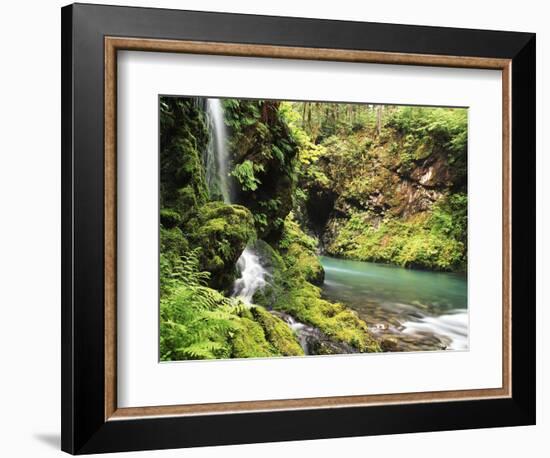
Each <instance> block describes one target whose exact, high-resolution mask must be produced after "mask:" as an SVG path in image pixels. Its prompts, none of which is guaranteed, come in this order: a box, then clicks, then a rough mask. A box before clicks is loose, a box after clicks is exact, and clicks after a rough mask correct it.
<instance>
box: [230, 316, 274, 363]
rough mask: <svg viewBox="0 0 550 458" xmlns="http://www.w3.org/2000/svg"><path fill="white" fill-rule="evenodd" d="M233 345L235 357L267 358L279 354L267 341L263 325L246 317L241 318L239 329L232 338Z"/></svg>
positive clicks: (233, 355)
mask: <svg viewBox="0 0 550 458" xmlns="http://www.w3.org/2000/svg"><path fill="white" fill-rule="evenodd" d="M231 346H232V354H231V356H232V357H233V358H265V357H269V356H278V355H279V354H278V352H277V351H276V350H275V349H274V348H273V346H272V345H271V344H270V343H269V342H268V341H267V339H266V337H265V333H264V330H263V328H262V327H261V325H260V324H258V323H256V322H255V321H254V320H252V319H250V318H246V317H242V318H241V319H240V320H239V329H238V330H237V331H236V332H235V334H234V336H233V339H232V340H231Z"/></svg>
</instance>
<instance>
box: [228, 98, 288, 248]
mask: <svg viewBox="0 0 550 458" xmlns="http://www.w3.org/2000/svg"><path fill="white" fill-rule="evenodd" d="M224 107H225V119H226V123H227V125H228V126H229V127H230V142H229V143H230V150H231V157H232V162H233V168H232V172H231V177H232V179H233V180H234V181H235V183H236V185H237V186H236V188H238V190H239V191H240V192H239V193H238V195H237V196H236V198H237V201H238V202H239V203H241V204H242V205H244V206H246V207H247V208H248V209H250V211H251V212H252V213H253V215H254V220H255V223H256V231H257V233H258V237H260V238H263V239H266V240H269V241H273V242H275V241H276V240H277V239H278V238H279V237H280V233H281V230H282V221H283V220H284V218H285V216H286V215H287V214H288V213H289V212H290V210H291V209H292V205H293V196H292V194H293V190H294V188H295V172H296V167H295V163H296V155H297V152H298V147H297V144H296V140H295V138H294V137H293V135H292V132H291V129H290V127H289V125H288V123H287V121H286V118H285V115H284V110H285V109H284V103H281V102H277V101H270V100H260V101H256V100H234V99H229V100H225V101H224Z"/></svg>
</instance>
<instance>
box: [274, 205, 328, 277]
mask: <svg viewBox="0 0 550 458" xmlns="http://www.w3.org/2000/svg"><path fill="white" fill-rule="evenodd" d="M279 249H280V250H281V252H282V253H284V257H285V261H286V262H287V264H291V265H292V266H293V268H294V269H295V270H296V271H298V272H300V275H301V276H303V277H304V279H305V280H306V281H309V282H311V283H313V284H315V285H321V284H323V281H324V278H325V271H324V269H323V266H322V265H321V262H320V261H319V257H318V256H317V254H316V250H317V240H315V239H314V238H313V237H310V236H308V235H306V234H305V233H304V232H303V231H302V229H300V226H299V225H298V223H297V222H296V221H295V220H294V216H293V214H292V213H291V214H289V215H288V216H287V218H286V219H285V222H284V230H283V234H282V237H281V241H280V242H279Z"/></svg>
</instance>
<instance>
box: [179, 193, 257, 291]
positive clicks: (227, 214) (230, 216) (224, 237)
mask: <svg viewBox="0 0 550 458" xmlns="http://www.w3.org/2000/svg"><path fill="white" fill-rule="evenodd" d="M184 229H185V230H186V233H187V237H188V238H189V240H190V241H191V243H192V244H193V246H197V247H200V249H201V252H200V257H199V259H200V266H201V268H202V269H204V270H206V271H208V272H210V273H211V274H212V277H211V282H210V285H211V286H213V287H215V288H219V289H222V290H225V289H227V288H229V287H230V286H231V284H232V282H233V280H234V279H235V264H236V262H237V259H238V258H239V256H240V255H241V253H242V252H243V250H244V248H245V246H246V244H247V243H248V242H249V241H250V240H254V239H255V237H256V233H255V229H254V221H253V218H252V215H251V213H250V211H249V210H248V209H247V208H245V207H242V206H240V205H227V204H224V203H223V202H209V203H207V204H205V205H203V206H202V207H200V208H199V209H198V210H197V213H196V215H195V216H193V217H192V218H191V219H190V220H189V222H188V223H187V224H186V225H185V227H184Z"/></svg>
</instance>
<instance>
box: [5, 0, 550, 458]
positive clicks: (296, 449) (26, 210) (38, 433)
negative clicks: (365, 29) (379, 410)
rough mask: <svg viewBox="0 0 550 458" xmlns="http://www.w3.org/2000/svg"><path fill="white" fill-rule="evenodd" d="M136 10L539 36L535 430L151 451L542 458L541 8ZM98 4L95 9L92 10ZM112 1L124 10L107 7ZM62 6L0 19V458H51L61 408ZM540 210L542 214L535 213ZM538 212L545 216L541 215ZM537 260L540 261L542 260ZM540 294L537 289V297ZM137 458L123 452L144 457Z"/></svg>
mask: <svg viewBox="0 0 550 458" xmlns="http://www.w3.org/2000/svg"><path fill="white" fill-rule="evenodd" d="M128 2H129V3H131V4H132V5H136V6H157V7H168V8H181V9H195V10H211V11H228V12H238V13H252V14H254V13H256V14H270V15H284V16H305V17H317V18H326V19H349V20H363V21H379V22H393V23H405V24H425V25H439V26H450V27H468V28H485V29H501V30H519V31H529V32H536V33H537V35H538V36H537V47H538V49H537V59H538V70H537V73H538V74H537V80H538V88H537V91H538V97H537V99H538V100H537V118H538V119H537V127H538V149H537V152H538V159H539V161H538V203H537V206H538V214H539V220H538V250H537V251H538V283H539V290H538V331H539V332H538V358H537V359H538V367H539V371H538V387H539V388H538V399H539V402H538V406H539V407H538V425H537V426H534V427H524V428H506V429H490V430H476V431H450V432H443V433H427V434H407V435H398V436H380V437H366V438H353V439H332V440H320V441H308V442H291V443H277V444H260V445H242V446H231V447H223V448H220V447H217V448H202V449H191V450H172V451H156V452H147V453H148V455H147V456H149V455H150V456H158V457H160V458H163V457H171V456H186V457H193V458H199V457H209V458H210V457H222V456H223V457H224V458H225V457H227V458H232V457H239V458H246V457H257V456H263V457H280V456H288V457H291V456H302V455H306V456H317V457H324V456H346V455H353V456H388V457H392V456H407V457H411V458H413V457H424V458H428V457H435V456H437V457H441V456H443V457H445V458H451V457H463V456H468V455H472V456H477V455H480V454H488V455H491V456H497V455H498V456H500V457H501V458H505V457H516V456H521V455H525V454H529V455H530V456H535V457H537V456H544V454H545V453H547V450H548V447H549V446H548V435H549V434H550V417H549V412H550V400H549V399H550V398H549V397H548V396H547V391H548V390H547V389H545V387H544V384H545V382H546V383H548V370H549V368H550V362H549V359H548V355H549V354H550V348H549V339H547V338H545V337H544V335H543V331H545V330H546V329H548V327H549V325H550V318H549V317H550V314H548V313H546V312H545V310H543V309H544V308H545V307H544V306H545V305H548V298H549V297H550V290H549V288H550V287H549V286H548V282H547V281H546V285H542V284H543V283H544V282H545V277H546V276H547V275H548V272H549V270H550V266H549V264H548V259H550V250H549V246H550V244H544V243H543V242H544V241H543V240H542V236H541V234H543V233H544V231H545V229H546V230H548V228H550V221H549V216H548V214H549V210H550V209H549V208H548V206H547V203H548V201H549V197H550V196H549V192H550V191H549V190H550V186H549V185H548V184H546V185H544V184H543V183H542V181H543V178H544V177H545V176H547V174H548V173H550V169H549V167H550V165H549V162H548V160H547V159H546V160H544V159H543V157H542V156H543V154H542V152H543V149H544V148H543V142H544V138H543V126H544V125H545V123H544V118H543V116H544V114H546V115H548V110H549V109H550V100H549V93H548V92H547V91H545V89H546V88H544V87H543V84H542V83H543V75H544V73H543V72H544V68H543V67H544V66H545V65H546V64H547V62H545V61H544V59H543V57H547V56H545V53H546V54H548V49H549V48H550V32H549V31H548V19H550V15H549V14H548V11H546V10H545V9H544V8H545V4H544V2H541V1H538V0H523V1H521V2H518V1H517V0H515V1H508V0H506V1H504V0H502V1H487V2H480V1H479V0H461V1H456V2H442V1H441V0H438V1H428V0H416V1H413V2H412V1H408V0H387V1H378V2H375V1H372V2H358V1H357V0H355V1H354V0H338V1H334V0H331V1H327V0H318V1H315V2H306V1H302V2H298V1H296V0H276V1H272V2H258V1H254V0H250V1H247V0H232V1H231V2H227V1H223V0H202V1H199V0H188V1H184V0H181V1H176V0H174V1H168V0H164V1H152V0H147V1H143V0H128ZM93 3H98V2H93ZM108 3H111V4H126V2H120V1H116V0H109V1H108ZM63 4H64V2H61V1H57V0H42V1H36V0H27V1H25V2H5V3H4V4H3V5H2V8H1V12H0V34H1V35H0V38H1V40H0V43H2V53H1V57H2V65H1V69H0V126H2V129H1V130H0V209H1V212H2V216H3V217H2V223H1V225H0V279H1V281H0V349H1V350H0V356H1V359H0V361H1V365H0V373H1V374H2V375H1V376H0V431H1V433H0V437H1V440H0V455H2V456H8V457H10V458H11V457H19V456H21V457H48V456H59V454H60V453H61V452H60V451H59V429H60V416H59V410H60V408H59V403H60V393H59V391H60V389H59V386H60V376H59V373H60V343H59V342H60V338H59V336H60V192H61V191H60V121H59V120H60V11H59V8H60V7H61V6H62V5H63ZM543 207H546V208H543ZM543 211H544V214H543ZM543 260H546V261H545V262H543ZM543 289H545V291H544V290H543ZM145 455H146V454H145V453H141V454H140V455H138V454H135V453H134V454H126V455H125V456H145Z"/></svg>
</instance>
